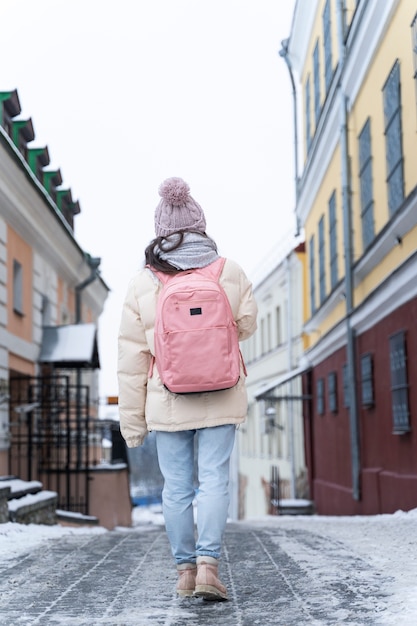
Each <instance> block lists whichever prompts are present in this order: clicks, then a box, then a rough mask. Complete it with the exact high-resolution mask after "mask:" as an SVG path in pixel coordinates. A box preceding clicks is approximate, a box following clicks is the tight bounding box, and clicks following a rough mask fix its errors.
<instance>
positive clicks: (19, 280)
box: [13, 259, 23, 315]
mask: <svg viewBox="0 0 417 626" xmlns="http://www.w3.org/2000/svg"><path fill="white" fill-rule="evenodd" d="M13 311H14V312H15V313H18V314H19V315H23V267H22V265H21V264H20V263H19V261H16V259H14V261H13Z"/></svg>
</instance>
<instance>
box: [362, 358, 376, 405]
mask: <svg viewBox="0 0 417 626" xmlns="http://www.w3.org/2000/svg"><path fill="white" fill-rule="evenodd" d="M361 384H362V406H365V407H371V406H373V405H374V377H373V362H372V355H371V354H364V355H363V356H362V357H361Z"/></svg>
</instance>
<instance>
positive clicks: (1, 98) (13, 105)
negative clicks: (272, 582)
mask: <svg viewBox="0 0 417 626" xmlns="http://www.w3.org/2000/svg"><path fill="white" fill-rule="evenodd" d="M0 102H1V103H2V104H3V106H0V124H1V125H2V126H3V125H4V109H5V108H6V109H7V112H8V114H9V115H10V117H16V115H19V113H21V111H22V109H21V106H20V102H19V96H18V95H17V89H15V90H14V91H0Z"/></svg>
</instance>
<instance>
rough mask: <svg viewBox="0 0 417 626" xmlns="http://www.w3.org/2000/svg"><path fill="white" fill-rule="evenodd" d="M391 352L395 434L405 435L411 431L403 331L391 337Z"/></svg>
mask: <svg viewBox="0 0 417 626" xmlns="http://www.w3.org/2000/svg"><path fill="white" fill-rule="evenodd" d="M389 350H390V366H391V402H392V419H393V432H394V434H403V433H407V432H409V430H410V419H409V418H410V413H409V408H408V374H407V353H406V337H405V333H404V332H403V331H401V332H399V333H396V334H395V335H392V336H391V337H390V340H389Z"/></svg>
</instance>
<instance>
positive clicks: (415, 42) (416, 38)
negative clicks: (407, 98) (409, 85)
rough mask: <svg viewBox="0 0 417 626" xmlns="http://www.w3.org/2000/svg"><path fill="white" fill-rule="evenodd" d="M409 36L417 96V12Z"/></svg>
mask: <svg viewBox="0 0 417 626" xmlns="http://www.w3.org/2000/svg"><path fill="white" fill-rule="evenodd" d="M411 37H412V46H413V64H414V80H416V96H417V13H416V15H415V16H414V19H413V21H412V22H411Z"/></svg>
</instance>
